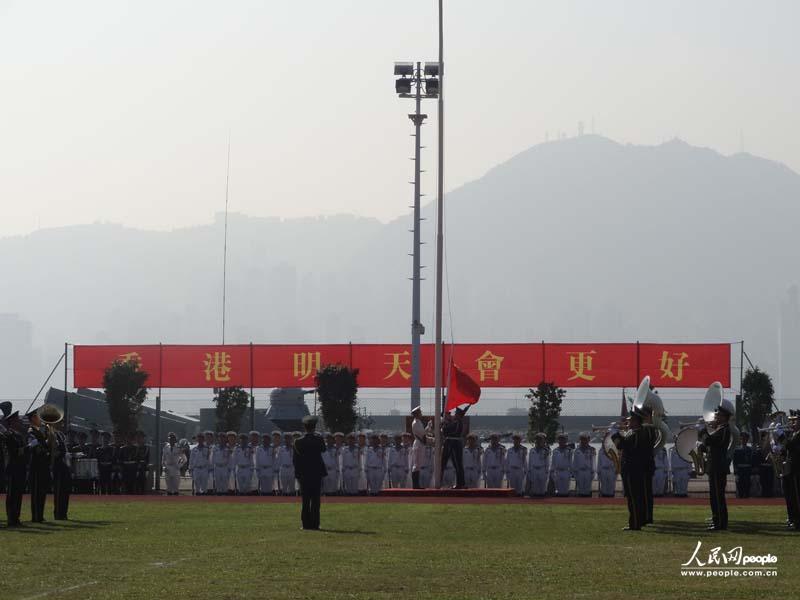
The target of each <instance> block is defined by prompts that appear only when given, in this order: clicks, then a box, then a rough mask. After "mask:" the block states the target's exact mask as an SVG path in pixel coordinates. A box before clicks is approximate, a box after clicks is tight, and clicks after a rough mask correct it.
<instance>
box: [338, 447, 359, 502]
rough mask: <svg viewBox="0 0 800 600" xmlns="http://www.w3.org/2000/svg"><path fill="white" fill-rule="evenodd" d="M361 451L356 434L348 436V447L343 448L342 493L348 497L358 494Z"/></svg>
mask: <svg viewBox="0 0 800 600" xmlns="http://www.w3.org/2000/svg"><path fill="white" fill-rule="evenodd" d="M358 457H359V451H358V446H356V434H354V433H348V434H347V445H346V446H345V447H344V448H342V457H341V460H342V493H343V494H345V495H347V496H355V495H356V494H358V475H359V464H358Z"/></svg>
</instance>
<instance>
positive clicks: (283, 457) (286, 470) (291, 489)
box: [277, 433, 297, 496]
mask: <svg viewBox="0 0 800 600" xmlns="http://www.w3.org/2000/svg"><path fill="white" fill-rule="evenodd" d="M293 452H294V436H293V435H292V434H291V433H285V434H284V435H283V444H282V445H281V447H280V448H278V453H277V464H278V485H279V487H280V492H281V494H282V495H284V496H294V495H295V493H296V491H297V490H296V488H295V481H294V462H293V461H292V457H293Z"/></svg>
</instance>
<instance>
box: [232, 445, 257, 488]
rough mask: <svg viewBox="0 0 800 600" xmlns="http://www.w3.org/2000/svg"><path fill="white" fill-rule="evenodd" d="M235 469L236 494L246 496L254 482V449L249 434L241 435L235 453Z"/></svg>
mask: <svg viewBox="0 0 800 600" xmlns="http://www.w3.org/2000/svg"><path fill="white" fill-rule="evenodd" d="M233 468H234V474H235V477H236V494H237V495H238V496H246V495H248V494H249V493H250V491H251V485H252V481H253V448H252V447H251V446H250V441H249V440H248V438H247V434H244V433H242V434H240V435H239V445H238V446H236V448H235V449H234V451H233Z"/></svg>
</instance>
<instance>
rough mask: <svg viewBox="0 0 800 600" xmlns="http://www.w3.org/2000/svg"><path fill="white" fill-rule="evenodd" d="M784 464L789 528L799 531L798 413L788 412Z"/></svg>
mask: <svg viewBox="0 0 800 600" xmlns="http://www.w3.org/2000/svg"><path fill="white" fill-rule="evenodd" d="M785 449H786V464H787V467H786V469H785V470H784V475H783V485H784V489H786V499H787V504H788V507H787V513H788V515H789V520H788V523H789V526H790V527H793V528H794V530H795V531H800V411H795V410H790V411H789V431H787V432H786V444H785Z"/></svg>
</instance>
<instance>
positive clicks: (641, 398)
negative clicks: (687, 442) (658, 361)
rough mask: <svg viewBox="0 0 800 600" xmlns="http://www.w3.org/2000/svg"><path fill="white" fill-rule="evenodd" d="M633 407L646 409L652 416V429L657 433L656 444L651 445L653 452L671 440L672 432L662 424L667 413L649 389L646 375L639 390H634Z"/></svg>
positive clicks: (660, 401)
mask: <svg viewBox="0 0 800 600" xmlns="http://www.w3.org/2000/svg"><path fill="white" fill-rule="evenodd" d="M633 407H634V408H635V409H637V410H639V411H641V410H642V409H648V410H649V411H650V412H651V414H652V421H653V427H655V428H656V433H657V436H656V442H655V444H654V445H653V449H654V450H658V449H659V448H662V447H663V446H664V445H665V444H666V443H667V441H668V440H670V439H672V431H671V430H670V428H669V426H668V425H667V424H666V423H665V422H664V417H665V416H666V415H667V411H666V410H665V409H664V403H663V402H662V400H661V396H659V395H658V394H656V393H655V392H654V391H653V390H652V389H651V386H650V376H649V375H646V376H645V378H644V379H642V382H641V383H640V384H639V388H638V389H637V390H636V397H635V398H634V400H633Z"/></svg>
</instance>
